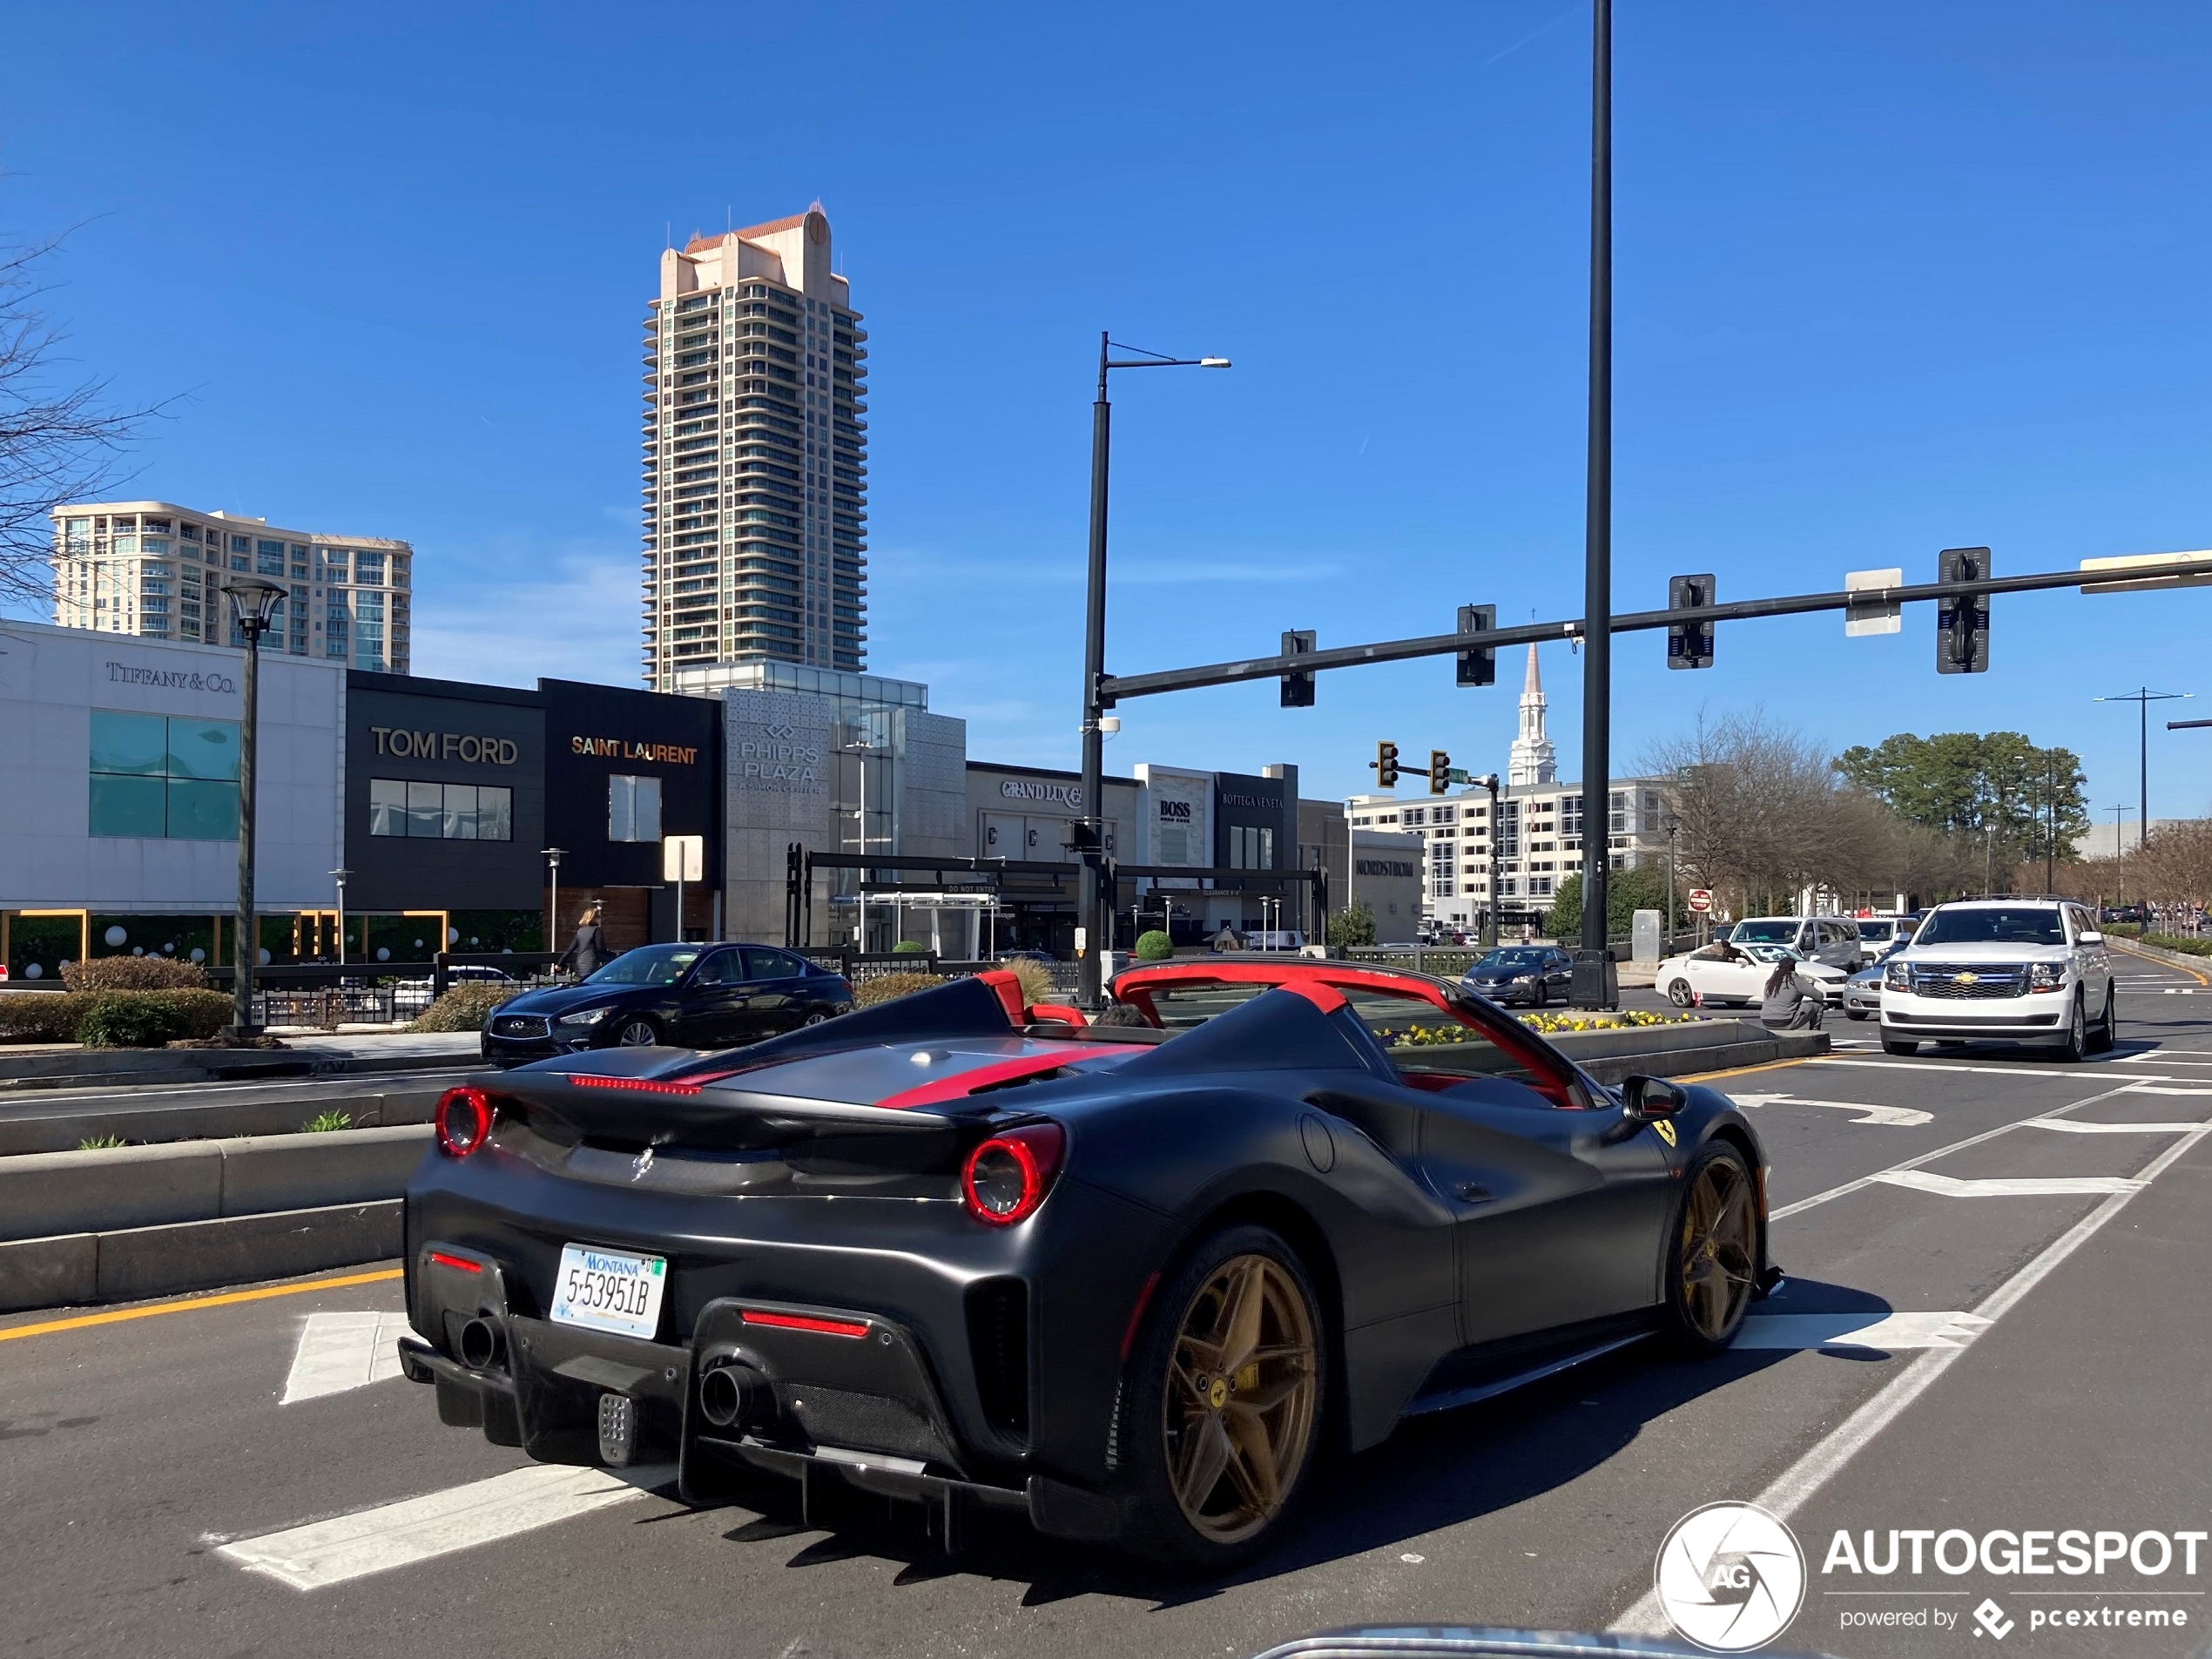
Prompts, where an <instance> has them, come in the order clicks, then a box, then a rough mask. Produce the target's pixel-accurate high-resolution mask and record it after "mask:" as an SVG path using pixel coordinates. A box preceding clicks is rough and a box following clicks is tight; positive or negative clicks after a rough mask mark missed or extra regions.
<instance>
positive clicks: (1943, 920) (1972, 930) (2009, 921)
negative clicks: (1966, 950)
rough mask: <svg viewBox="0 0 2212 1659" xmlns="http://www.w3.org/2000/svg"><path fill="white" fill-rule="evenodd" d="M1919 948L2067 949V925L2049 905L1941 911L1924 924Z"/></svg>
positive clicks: (1921, 929)
mask: <svg viewBox="0 0 2212 1659" xmlns="http://www.w3.org/2000/svg"><path fill="white" fill-rule="evenodd" d="M1912 942H1913V943H1914V944H1916V945H2063V944H2064V943H2066V924H2065V923H2064V922H2063V921H2060V918H2059V913H2058V911H2057V910H2056V909H2054V908H2053V907H2050V906H2047V905H2035V906H2032V907H2031V906H2022V907H2020V908H2019V909H2017V910H2013V909H2002V908H1999V907H1995V906H1991V907H1986V908H1984V907H1980V906H1976V907H1974V908H1973V909H1971V910H1939V911H1937V912H1936V913H1935V914H1933V915H1932V916H1930V917H1929V918H1928V919H1927V920H1926V921H1924V922H1922V923H1921V924H1920V933H1919V937H1918V938H1917V939H1915V940H1914V941H1912Z"/></svg>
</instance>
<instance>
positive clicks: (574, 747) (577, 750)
mask: <svg viewBox="0 0 2212 1659" xmlns="http://www.w3.org/2000/svg"><path fill="white" fill-rule="evenodd" d="M569 752H570V754H578V755H599V756H603V757H604V758H605V759H610V760H658V761H660V762H661V763H662V764H663V765H671V766H688V765H691V764H692V763H693V762H694V761H696V760H697V759H698V758H699V752H698V749H697V748H696V747H692V746H687V745H683V744H677V743H633V742H631V741H629V740H628V739H626V738H570V739H569Z"/></svg>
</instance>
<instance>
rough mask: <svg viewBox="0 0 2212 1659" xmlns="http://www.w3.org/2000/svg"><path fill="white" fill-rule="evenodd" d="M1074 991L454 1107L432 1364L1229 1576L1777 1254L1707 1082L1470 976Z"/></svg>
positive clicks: (582, 1428) (545, 1444)
mask: <svg viewBox="0 0 2212 1659" xmlns="http://www.w3.org/2000/svg"><path fill="white" fill-rule="evenodd" d="M1114 996H1115V999H1116V1009H1115V1011H1114V1013H1113V1014H1112V1015H1110V1016H1109V1017H1108V1018H1104V1019H1100V1020H1094V1021H1086V1020H1085V1019H1084V1017H1083V1016H1082V1015H1080V1014H1078V1013H1076V1011H1075V1010H1074V1009H1071V1008H1046V1007H1027V1006H1024V1004H1023V1001H1022V995H1021V992H1020V990H1019V988H1018V982H1017V981H1016V980H1015V976H1014V975H1013V974H1010V973H1004V972H993V973H987V974H981V975H980V976H978V977H976V978H972V979H963V980H957V981H951V982H948V984H946V985H945V986H943V987H942V988H938V989H935V990H931V991H926V992H923V993H921V994H919V995H911V996H907V997H904V998H901V999H899V1000H897V1001H891V1002H887V1003H884V1004H881V1005H879V1006H877V1007H874V1008H867V1009H863V1010H861V1011H860V1012H857V1013H853V1014H849V1015H843V1016H841V1017H840V1018H838V1019H834V1020H831V1021H828V1022H826V1023H824V1024H821V1025H819V1026H814V1027H810V1028H806V1029H803V1030H799V1031H795V1032H792V1033H790V1034H789V1035H784V1036H781V1037H777V1038H772V1039H771V1040H769V1041H767V1042H760V1043H758V1044H755V1045H754V1046H752V1047H750V1048H746V1049H735V1050H731V1051H727V1052H725V1053H721V1054H712V1055H708V1054H697V1053H692V1052H689V1051H681V1050H670V1049H601V1050H594V1051H591V1052H589V1053H583V1054H577V1055H566V1056H563V1057H560V1058H557V1059H552V1060H547V1061H543V1062H538V1063H536V1064H534V1065H529V1066H525V1067H523V1068H521V1069H516V1070H511V1071H507V1072H503V1073H498V1074H488V1075H486V1076H483V1077H482V1078H480V1079H478V1080H477V1081H476V1082H473V1083H471V1084H469V1086H467V1087H464V1088H461V1089H454V1090H452V1091H450V1092H449V1093H448V1095H447V1096H446V1097H445V1098H444V1099H443V1100H442V1102H441V1103H440V1106H439V1111H438V1121H437V1144H436V1147H435V1150H433V1151H431V1152H430V1153H429V1154H428V1155H427V1156H426V1157H425V1159H424V1161H423V1163H422V1165H421V1168H420V1169H419V1170H418V1171H417V1172H416V1174H415V1177H414V1179H413V1181H412V1182H411V1184H409V1187H408V1195H407V1236H408V1257H407V1294H408V1314H409V1318H410V1320H411V1323H412V1325H413V1327H414V1330H415V1333H416V1334H415V1337H414V1338H412V1339H407V1340H404V1341H403V1342H402V1343H401V1358H402V1361H403V1364H404V1367H405V1369H406V1371H407V1373H408V1375H409V1376H410V1377H412V1378H414V1379H415V1380H416V1381H418V1382H425V1383H432V1384H435V1386H436V1390H437V1399H438V1407H439V1411H440V1413H441V1416H442V1418H443V1420H445V1421H447V1422H448V1423H452V1424H456V1425H466V1426H481V1427H482V1429H483V1431H484V1432H485V1433H487V1434H488V1435H489V1436H490V1437H491V1438H492V1439H494V1440H497V1441H500V1442H502V1443H505V1444H513V1445H520V1446H522V1447H525V1448H527V1449H528V1450H529V1452H530V1453H532V1454H533V1455H535V1456H538V1457H543V1458H549V1459H577V1458H586V1459H588V1458H592V1457H597V1458H599V1459H601V1460H604V1461H607V1462H609V1463H613V1464H623V1463H628V1462H632V1461H644V1460H663V1459H667V1458H671V1457H672V1458H673V1459H674V1460H675V1461H676V1463H677V1465H678V1470H679V1473H680V1481H681V1490H682V1491H683V1493H684V1494H685V1496H686V1497H687V1498H688V1499H690V1500H691V1501H698V1502H711V1501H715V1499H716V1498H717V1497H718V1495H723V1494H732V1493H734V1492H735V1491H737V1490H738V1489H739V1488H740V1487H742V1485H743V1483H744V1482H745V1480H747V1479H749V1478H751V1477H753V1476H755V1475H757V1474H758V1473H759V1472H760V1471H767V1472H770V1473H772V1474H782V1475H786V1476H791V1477H794V1478H796V1479H797V1480H799V1482H800V1483H801V1489H802V1497H803V1501H804V1503H805V1505H806V1509H807V1512H808V1514H810V1516H811V1515H816V1514H828V1513H829V1511H828V1510H827V1509H826V1508H825V1507H824V1506H825V1505H826V1504H828V1503H829V1502H831V1501H832V1500H833V1498H834V1497H835V1495H836V1494H840V1493H842V1492H846V1491H849V1490H850V1489H851V1488H854V1487H858V1488H860V1489H863V1490H866V1491H869V1492H873V1493H878V1494H888V1495H890V1496H893V1497H894V1498H903V1499H908V1500H913V1501H918V1502H920V1503H921V1504H922V1505H923V1506H924V1507H925V1509H926V1512H927V1514H929V1515H930V1516H931V1517H932V1519H933V1524H934V1525H937V1526H941V1527H942V1528H943V1529H944V1531H943V1534H942V1535H943V1536H944V1537H946V1539H947V1540H948V1541H951V1540H952V1539H954V1538H955V1537H956V1536H957V1534H958V1530H959V1527H960V1526H961V1517H962V1516H963V1515H968V1514H974V1512H975V1511H976V1510H977V1509H979V1508H981V1507H1004V1508H1008V1509H1011V1510H1016V1511H1019V1512H1021V1513H1023V1514H1027V1516H1028V1518H1029V1520H1030V1521H1032V1522H1033V1523H1034V1524H1035V1526H1036V1527H1038V1528H1039V1529H1040V1530H1041V1531H1042V1532H1044V1533H1046V1534H1055V1535H1058V1536H1062V1537H1069V1538H1077V1539H1089V1540H1100V1541H1109V1540H1110V1541H1118V1542H1120V1543H1122V1544H1124V1545H1126V1546H1128V1547H1130V1548H1134V1549H1137V1550H1140V1551H1143V1552H1146V1553H1150V1554H1154V1555H1157V1556H1160V1557H1163V1558H1167V1559H1170V1560H1172V1561H1177V1562H1180V1563H1184V1564H1189V1565H1192V1566H1197V1567H1200V1568H1212V1567H1219V1566H1224V1565H1227V1564H1229V1563H1231V1562H1232V1561H1235V1560H1237V1559H1238V1558H1239V1557H1241V1556H1242V1555H1244V1554H1247V1553H1249V1552H1250V1551H1251V1550H1253V1549H1255V1548H1258V1547H1259V1546H1261V1545H1262V1544H1263V1543H1264V1541H1266V1540H1267V1539H1269V1538H1270V1537H1271V1534H1273V1533H1274V1531H1275V1530H1276V1529H1277V1527H1278V1525H1279V1524H1280V1523H1281V1522H1282V1521H1283V1519H1284V1518H1285V1516H1286V1515H1287V1514H1290V1513H1291V1511H1292V1509H1293V1508H1294V1507H1295V1506H1296V1504H1297V1501H1298V1498H1299V1495H1300V1494H1301V1492H1302V1490H1303V1489H1304V1488H1305V1487H1306V1486H1307V1484H1308V1483H1309V1481H1310V1480H1311V1479H1312V1474H1313V1471H1314V1467H1315V1465H1316V1463H1317V1461H1318V1459H1319V1456H1320V1454H1321V1453H1322V1452H1323V1451H1324V1449H1325V1447H1329V1446H1331V1445H1334V1446H1337V1447H1345V1448H1348V1449H1352V1450H1357V1449H1359V1448H1361V1447H1367V1446H1371V1445H1372V1444H1374V1443H1376V1442H1378V1441H1379V1440H1382V1439H1384V1438H1385V1437H1386V1435H1388V1434H1389V1433H1391V1431H1392V1428H1393V1426H1394V1425H1395V1424H1397V1423H1398V1422H1399V1420H1402V1419H1404V1418H1406V1417H1407V1416H1409V1415H1412V1414H1415V1413H1430V1412H1437V1411H1442V1410H1447V1409H1449V1408H1451V1407H1453V1406H1461V1405H1465V1404H1467V1403H1469V1402H1472V1401H1475V1400H1479V1399H1485V1398H1487V1397H1489V1396H1492V1395H1494V1394H1498V1393H1502V1392H1504V1391H1506V1390H1507V1389H1510V1388H1514V1387H1517V1386H1521V1385H1523V1384H1525V1383H1527V1382H1528V1381H1530V1380H1532V1379H1535V1378H1537V1377H1541V1376H1543V1375H1546V1374H1548V1373H1550V1372H1555V1371H1558V1370H1560V1369H1561V1368H1562V1367H1564V1366H1569V1365H1573V1364H1575V1363H1577V1362H1579V1361H1581V1360H1585V1359H1590V1358H1592V1357H1594V1356H1595V1355H1598V1354H1601V1353H1604V1352H1609V1351H1611V1350H1614V1349H1616V1348H1620V1347H1622V1346H1624V1345H1628V1344H1631V1343H1635V1342H1640V1341H1645V1340H1655V1339H1656V1340H1657V1341H1662V1342H1668V1343H1671V1344H1673V1345H1676V1346H1677V1347H1679V1348H1686V1349H1689V1350H1691V1351H1710V1350H1715V1349H1717V1348H1720V1347H1723V1346H1724V1345H1726V1344H1727V1343H1728V1342H1729V1341H1730V1339H1732V1338H1733V1337H1734V1335H1735V1333H1736V1331H1737V1326H1738V1325H1739V1324H1740V1323H1741V1321H1742V1319H1743V1314H1744V1312H1745V1309H1746V1307H1747V1306H1748V1305H1749V1303H1750V1300H1751V1299H1752V1298H1754V1297H1755V1296H1757V1295H1758V1294H1761V1293H1762V1292H1763V1290H1764V1287H1765V1286H1766V1285H1769V1284H1770V1282H1771V1280H1772V1278H1773V1277H1774V1275H1773V1270H1771V1269H1770V1268H1769V1266H1768V1264H1767V1262H1766V1253H1765V1251H1766V1217H1765V1211H1766V1204H1765V1190H1766V1181H1765V1175H1766V1170H1765V1161H1764V1155H1763V1153H1762V1152H1761V1150H1760V1146H1759V1142H1758V1139H1757V1136H1755V1135H1754V1134H1753V1132H1752V1130H1751V1129H1750V1125H1749V1124H1748V1123H1746V1122H1745V1121H1744V1119H1743V1116H1742V1115H1741V1114H1740V1113H1739V1112H1738V1111H1737V1109H1735V1108H1734V1107H1733V1106H1732V1105H1731V1104H1730V1102H1729V1101H1728V1100H1727V1099H1726V1098H1725V1097H1724V1096H1722V1095H1720V1094H1717V1093H1716V1092H1715V1091H1713V1090H1711V1089H1703V1088H1698V1087H1693V1086H1678V1085H1676V1084H1672V1083H1668V1082H1661V1081H1658V1080H1656V1079H1650V1078H1641V1077H1632V1078H1630V1079H1629V1081H1628V1082H1626V1083H1624V1084H1622V1086H1621V1087H1620V1088H1619V1089H1611V1088H1608V1087H1606V1086H1604V1085H1602V1084H1600V1083H1597V1082H1594V1081H1592V1080H1591V1079H1590V1078H1589V1077H1588V1076H1585V1075H1584V1074H1583V1073H1582V1072H1581V1071H1580V1070H1578V1069H1576V1067H1575V1065H1574V1064H1573V1063H1572V1062H1570V1061H1568V1059H1566V1058H1565V1057H1564V1056H1562V1055H1561V1054H1560V1053H1559V1052H1558V1051H1557V1050H1556V1049H1553V1048H1552V1047H1550V1045H1548V1044H1547V1043H1546V1042H1544V1041H1543V1040H1542V1039H1541V1037H1539V1036H1537V1035H1534V1033H1533V1032H1531V1031H1530V1030H1529V1029H1528V1028H1527V1027H1525V1026H1523V1025H1522V1024H1521V1023H1520V1022H1517V1021H1514V1020H1513V1019H1511V1018H1510V1017H1508V1016H1507V1015H1503V1014H1501V1013H1500V1012H1499V1011H1498V1010H1497V1009H1496V1008H1494V1007H1492V1006H1491V1005H1490V1004H1488V1003H1487V1002H1485V1001H1482V1000H1481V999H1480V998H1478V997H1475V996H1473V995H1469V994H1468V993H1467V992H1466V991H1464V990H1463V989H1462V988H1460V987H1458V986H1456V985H1453V984H1452V983H1451V982H1449V981H1442V980H1437V979H1433V978H1430V977H1428V976H1426V975H1422V974H1407V973H1400V972H1396V971H1393V970H1390V969H1385V968H1364V967H1357V966H1351V965H1346V964H1344V963H1337V962H1324V961H1266V962H1257V961H1223V962H1188V963H1162V964H1158V965H1157V966H1153V967H1148V968H1137V969H1135V970H1132V971H1130V972H1129V973H1125V974H1122V975H1121V976H1120V977H1119V978H1117V979H1116V981H1115V985H1114Z"/></svg>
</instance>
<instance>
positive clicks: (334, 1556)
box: [215, 1463, 674, 1590]
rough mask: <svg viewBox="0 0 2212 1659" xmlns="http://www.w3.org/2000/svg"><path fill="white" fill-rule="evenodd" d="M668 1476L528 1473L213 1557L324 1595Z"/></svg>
mask: <svg viewBox="0 0 2212 1659" xmlns="http://www.w3.org/2000/svg"><path fill="white" fill-rule="evenodd" d="M673 1474H674V1471H673V1469H671V1468H670V1467H666V1466H658V1467H651V1468H644V1467H640V1468H633V1469H625V1470H622V1471H619V1472H617V1471H615V1470H612V1469H583V1468H573V1467H569V1466H568V1465H565V1464H557V1463H539V1464H533V1465H531V1466H530V1467H529V1468H527V1469H516V1470H515V1471H514V1472H513V1473H511V1474H499V1475H494V1476H493V1477H492V1478H491V1479H490V1480H476V1481H472V1482H471V1483H470V1484H469V1485H468V1486H465V1487H453V1488H452V1489H451V1490H449V1491H446V1492H433V1493H431V1494H429V1495H428V1496H427V1497H421V1498H409V1499H408V1500H406V1501H404V1502H401V1503H388V1504H385V1505H384V1506H382V1507H381V1508H376V1509H365V1510H363V1511H361V1514H354V1515H341V1516H339V1517H338V1518H337V1519H336V1520H335V1521H316V1522H314V1524H313V1525H311V1526H306V1527H293V1528H291V1529H290V1530H289V1531H287V1532H273V1533H269V1534H266V1535H264V1536H262V1537H260V1538H246V1539H241V1540H239V1541H238V1542H236V1543H233V1544H225V1545H224V1546H223V1547H222V1548H220V1549H219V1550H217V1551H216V1552H215V1553H216V1554H219V1555H226V1556H228V1557H229V1558H230V1559H231V1560H232V1561H235V1562H237V1563H238V1565H239V1566H240V1567H243V1568H246V1570H247V1571H248V1572H252V1573H260V1574H263V1575H266V1576H267V1577H270V1578H273V1579H275V1580H276V1581H278V1582H280V1583H283V1584H289V1585H290V1586H291V1587H292V1588H293V1589H295V1590H315V1589H321V1588H324V1587H325V1586H327V1585H331V1584H343V1583H345V1582H346V1581H348V1580H349V1579H356V1578H365V1577H367V1576H368V1575H369V1574H371V1573H382V1572H388V1571H389V1570H390V1569H391V1568H395V1567H406V1566H408V1565H410V1564H412V1563H414V1562H415V1561H428V1560H430V1559H431V1558H432V1557H434V1556H438V1555H447V1554H452V1553H453V1552H454V1551H455V1550H461V1549H472V1548H475V1546H477V1545H478V1544H489V1543H492V1542H495V1541H497V1540H499V1539H502V1538H512V1537H514V1536H515V1535H516V1534H518V1533H525V1532H532V1531H535V1530H536V1529H537V1528H538V1527H550V1526H551V1525H553V1523H554V1522H556V1521H567V1520H570V1518H572V1517H574V1516H577V1515H583V1514H590V1513H591V1511H593V1510H595V1509H605V1508H608V1507H611V1506H613V1505H615V1504H620V1503H628V1502H630V1501H632V1500H633V1499H637V1498H642V1497H644V1495H645V1489H646V1488H647V1487H652V1486H656V1485H659V1484H661V1483H662V1482H664V1481H665V1480H669V1479H670V1478H671V1476H672V1475H673Z"/></svg>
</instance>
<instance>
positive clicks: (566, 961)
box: [560, 904, 607, 979]
mask: <svg viewBox="0 0 2212 1659" xmlns="http://www.w3.org/2000/svg"><path fill="white" fill-rule="evenodd" d="M606 960H607V938H606V935H605V934H603V933H601V932H600V931H599V907H598V906H597V905H596V904H595V905H589V906H586V907H585V908H584V912H583V914H582V915H581V916H578V917H577V921H576V938H575V939H574V941H571V942H570V946H569V948H567V949H566V950H564V951H563V952H562V953H561V961H560V966H561V967H563V968H574V969H576V976H577V978H578V979H590V977H591V976H592V974H596V973H597V972H598V971H599V969H600V968H601V967H602V966H603V965H604V963H605V961H606Z"/></svg>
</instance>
